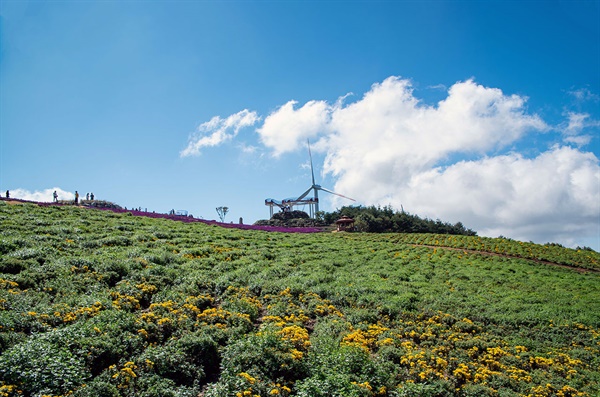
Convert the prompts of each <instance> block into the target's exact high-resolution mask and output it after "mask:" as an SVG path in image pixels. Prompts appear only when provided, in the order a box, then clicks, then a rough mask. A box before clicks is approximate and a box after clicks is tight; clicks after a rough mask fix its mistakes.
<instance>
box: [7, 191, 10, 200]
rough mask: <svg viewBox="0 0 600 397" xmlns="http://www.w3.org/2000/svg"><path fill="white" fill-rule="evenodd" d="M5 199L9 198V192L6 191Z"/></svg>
mask: <svg viewBox="0 0 600 397" xmlns="http://www.w3.org/2000/svg"><path fill="white" fill-rule="evenodd" d="M6 198H10V192H9V191H8V190H7V191H6Z"/></svg>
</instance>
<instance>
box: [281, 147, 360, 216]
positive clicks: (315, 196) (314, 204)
mask: <svg viewBox="0 0 600 397" xmlns="http://www.w3.org/2000/svg"><path fill="white" fill-rule="evenodd" d="M306 144H307V145H308V157H309V159H310V174H311V177H312V185H311V186H310V187H309V188H308V190H306V191H305V192H304V193H302V194H301V195H300V197H298V198H297V199H295V200H289V201H288V202H289V204H291V205H293V204H296V203H298V204H302V203H305V202H306V200H305V199H304V198H305V197H306V196H308V194H309V193H310V191H311V190H312V191H313V198H312V199H309V204H310V205H311V207H314V210H313V211H312V214H311V216H312V217H313V218H314V217H315V216H316V214H317V212H319V190H322V191H324V192H327V193H329V194H335V195H336V196H340V197H343V198H345V199H348V200H352V201H356V200H354V199H353V198H350V197H347V196H344V195H342V194H339V193H336V192H334V191H331V190H329V189H326V188H324V187H323V186H321V185H317V184H316V183H315V171H314V168H313V161H312V153H311V151H310V141H309V140H308V139H307V140H306ZM284 201H286V200H284Z"/></svg>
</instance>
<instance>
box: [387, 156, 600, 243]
mask: <svg viewBox="0 0 600 397" xmlns="http://www.w3.org/2000/svg"><path fill="white" fill-rule="evenodd" d="M599 187H600V168H599V165H598V158H597V157H596V156H595V155H594V154H593V153H584V152H581V151H579V150H577V149H574V148H570V147H559V146H556V147H554V148H552V149H551V150H549V151H547V152H544V153H541V154H540V155H539V156H537V157H535V158H524V157H523V156H522V155H519V154H515V153H513V154H507V155H502V156H495V157H486V158H483V159H481V160H476V161H461V162H458V163H456V164H453V165H451V166H449V167H447V168H435V169H432V170H429V171H425V172H422V173H419V174H416V175H413V176H412V178H411V180H410V183H409V185H408V186H407V187H405V188H399V189H398V192H397V195H398V197H402V199H401V200H400V201H402V203H404V205H405V207H408V208H410V209H412V210H414V212H415V213H418V214H427V215H429V216H432V217H433V216H437V215H438V214H440V213H442V214H443V216H442V217H443V218H444V219H452V220H455V221H458V220H461V221H462V222H463V223H465V224H467V225H469V226H470V227H472V228H473V229H475V230H478V231H479V233H480V234H482V235H487V236H494V237H495V236H499V235H504V236H508V237H512V238H516V239H519V240H526V241H527V240H535V241H537V242H549V241H557V242H558V241H560V242H563V243H566V244H569V245H573V244H575V243H576V242H577V240H578V238H581V237H582V236H585V235H589V234H592V235H594V233H597V232H598V221H599V220H600V200H599V198H600V197H599V191H598V188H599ZM596 236H598V235H597V234H596Z"/></svg>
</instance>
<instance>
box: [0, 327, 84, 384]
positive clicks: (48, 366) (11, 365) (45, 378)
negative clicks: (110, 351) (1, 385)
mask: <svg viewBox="0 0 600 397" xmlns="http://www.w3.org/2000/svg"><path fill="white" fill-rule="evenodd" d="M90 375H91V374H90V373H89V372H87V371H86V368H85V364H84V361H83V359H82V358H81V357H78V356H75V355H73V354H72V353H71V352H70V351H69V350H67V349H66V348H64V347H59V346H56V345H53V344H51V343H49V342H47V341H44V340H41V339H40V338H36V339H29V340H28V341H27V342H24V343H20V344H17V345H15V346H13V347H12V348H10V349H9V350H7V351H6V352H4V354H2V356H0V377H1V378H2V379H4V380H5V382H7V383H8V384H14V385H17V386H18V387H19V389H22V390H23V391H24V392H25V393H28V394H65V393H69V392H70V391H73V390H74V389H75V388H77V387H78V386H80V385H81V384H82V383H83V382H84V380H85V379H87V378H89V377H90Z"/></svg>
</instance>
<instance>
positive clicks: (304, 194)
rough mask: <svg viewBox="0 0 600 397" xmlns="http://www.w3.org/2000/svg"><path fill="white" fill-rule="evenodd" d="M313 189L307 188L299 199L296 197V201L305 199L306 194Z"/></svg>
mask: <svg viewBox="0 0 600 397" xmlns="http://www.w3.org/2000/svg"><path fill="white" fill-rule="evenodd" d="M312 189H313V187H312V186H311V187H309V188H308V190H307V191H305V192H304V193H302V195H300V197H298V198H297V199H296V200H302V199H303V198H304V197H306V196H307V195H308V193H310V191H311V190H312Z"/></svg>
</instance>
